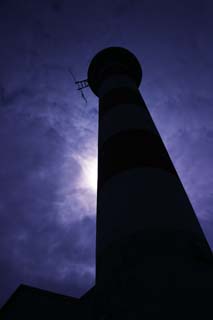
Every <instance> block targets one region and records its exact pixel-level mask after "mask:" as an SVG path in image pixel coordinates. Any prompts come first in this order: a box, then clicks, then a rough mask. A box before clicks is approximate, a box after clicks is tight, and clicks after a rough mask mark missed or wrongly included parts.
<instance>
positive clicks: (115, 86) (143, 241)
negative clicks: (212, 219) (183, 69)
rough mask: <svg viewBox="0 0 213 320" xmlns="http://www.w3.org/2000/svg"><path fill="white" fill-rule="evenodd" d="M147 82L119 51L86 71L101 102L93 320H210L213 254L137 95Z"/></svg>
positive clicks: (97, 60) (102, 54)
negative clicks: (195, 319) (195, 318)
mask: <svg viewBox="0 0 213 320" xmlns="http://www.w3.org/2000/svg"><path fill="white" fill-rule="evenodd" d="M141 79H142V70H141V66H140V64H139V62H138V60H137V59H136V57H135V56H134V55H133V54H132V53H131V52H129V51H128V50H126V49H123V48H120V47H110V48H107V49H105V50H102V51H101V52H99V53H98V54H97V55H96V56H95V57H94V58H93V60H92V61H91V64H90V66H89V70H88V83H89V86H90V87H91V89H92V91H93V92H94V93H95V95H97V96H98V97H99V134H98V194H97V242H96V286H95V299H94V306H93V315H92V318H93V319H132V320H134V319H165V318H168V319H174V318H175V316H178V317H181V318H182V319H185V318H186V317H188V316H189V317H190V318H192V317H193V316H197V315H198V314H200V315H202V316H203V317H204V318H205V319H207V318H206V317H205V316H206V315H207V314H209V312H210V314H211V312H212V311H211V308H212V307H211V296H212V290H213V281H212V280H213V264H212V253H211V250H210V248H209V246H208V243H207V241H206V239H205V236H204V234H203V232H202V230H201V227H200V225H199V223H198V220H197V218H196V216H195V213H194V211H193V208H192V206H191V204H190V201H189V199H188V197H187V194H186V192H185V190H184V188H183V186H182V184H181V181H180V179H179V177H178V174H177V172H176V170H175V168H174V166H173V164H172V162H171V159H170V157H169V155H168V152H167V150H166V148H165V146H164V144H163V142H162V140H161V137H160V135H159V133H158V131H157V129H156V127H155V125H154V123H153V120H152V118H151V116H150V113H149V111H148V109H147V107H146V105H145V102H144V100H143V98H142V96H141V94H140V92H139V89H138V87H139V85H140V83H141ZM187 319H188V318H187Z"/></svg>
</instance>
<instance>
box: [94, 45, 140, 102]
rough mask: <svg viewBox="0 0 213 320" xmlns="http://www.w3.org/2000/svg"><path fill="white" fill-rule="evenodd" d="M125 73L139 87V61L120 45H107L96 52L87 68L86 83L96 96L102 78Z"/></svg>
mask: <svg viewBox="0 0 213 320" xmlns="http://www.w3.org/2000/svg"><path fill="white" fill-rule="evenodd" d="M115 74H116V75H117V74H125V75H127V76H128V77H130V78H131V79H132V80H134V81H135V84H136V85H137V87H139V85H140V83H141V79H142V69H141V66H140V63H139V62H138V60H137V58H136V57H135V55H134V54H133V53H131V52H130V51H129V50H127V49H124V48H121V47H109V48H106V49H104V50H102V51H100V52H98V53H97V54H96V55H95V57H94V58H93V59H92V61H91V63H90V65H89V69H88V84H89V86H90V88H91V89H92V91H93V92H94V93H95V94H96V95H97V96H98V91H99V87H100V85H101V83H102V81H103V80H105V79H106V78H109V77H111V76H113V75H115Z"/></svg>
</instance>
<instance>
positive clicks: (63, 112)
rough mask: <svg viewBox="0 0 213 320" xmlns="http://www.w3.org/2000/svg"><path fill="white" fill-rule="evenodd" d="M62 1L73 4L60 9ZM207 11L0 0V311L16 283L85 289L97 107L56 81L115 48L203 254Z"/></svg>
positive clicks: (211, 113) (210, 176) (210, 147)
mask: <svg viewBox="0 0 213 320" xmlns="http://www.w3.org/2000/svg"><path fill="white" fill-rule="evenodd" d="M72 3H73V4H72ZM212 16H213V3H212V1H211V0H209V1H205V0H200V1H196V0H193V1H184V0H182V1H180V0H177V1H173V0H168V1H164V0H162V1H154V0H140V1H139V0H131V1H130V0H128V1H126V0H113V1H110V0H107V1H101V0H95V1H94V0H93V1H70V0H58V1H53V0H51V1H50V0H46V1H43V0H34V1H30V0H28V1H25V0H19V1H16V0H13V1H12V0H0V145H1V156H0V225H1V228H0V252H1V255H0V305H2V303H4V302H5V300H6V299H7V298H8V297H9V296H10V295H11V293H12V292H13V291H14V290H15V289H16V287H17V286H18V285H19V284H20V283H25V284H29V285H32V286H36V287H39V288H42V289H46V290H53V291H55V292H58V293H62V294H67V295H72V296H76V297H79V296H80V295H81V294H83V293H84V292H85V291H86V290H87V289H88V288H90V287H91V286H92V285H93V284H94V277H95V266H94V265H95V216H96V192H95V190H94V189H93V188H92V187H91V184H90V183H89V182H90V181H89V180H88V178H87V176H88V175H90V176H91V172H93V171H92V169H91V167H93V168H94V164H95V159H96V154H97V116H98V114H97V112H98V108H97V106H98V100H97V98H96V97H95V96H94V95H93V94H92V92H91V91H90V90H89V89H86V90H85V95H86V97H87V100H88V104H87V105H86V106H85V102H84V100H83V99H82V98H81V96H80V95H79V93H78V92H77V90H76V89H75V86H74V83H73V81H72V79H71V77H70V75H69V73H68V71H67V70H68V68H69V67H71V68H72V71H73V72H74V74H75V75H76V77H77V78H78V79H84V78H86V75H87V69H88V65H89V62H90V60H91V58H93V56H94V55H95V54H96V53H97V52H98V51H99V50H101V49H103V48H105V47H108V46H123V47H126V48H127V49H129V50H130V51H132V52H134V53H135V55H136V56H137V57H138V59H139V61H140V62H141V64H142V68H143V75H144V76H143V81H142V86H141V88H140V90H141V93H142V95H143V97H144V99H145V101H146V103H147V106H148V108H149V111H150V112H151V115H152V116H153V119H154V121H155V123H156V126H157V128H158V129H159V132H160V134H161V136H162V138H163V141H164V143H165V144H166V146H167V149H168V151H169V153H170V156H171V158H172V160H173V162H174V165H175V167H176V169H177V171H178V173H179V176H180V178H181V180H182V182H183V185H184V187H185V189H186V191H187V193H188V195H189V198H190V199H191V202H192V205H193V207H194V209H195V212H196V214H197V216H198V218H199V221H200V223H201V225H202V227H203V230H204V232H205V234H206V237H207V239H208V241H209V244H210V245H211V247H212V248H213V170H212V159H213V88H212V83H213V58H212V57H213V42H212V32H213V19H212Z"/></svg>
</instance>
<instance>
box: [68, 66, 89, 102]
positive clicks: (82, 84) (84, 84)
mask: <svg viewBox="0 0 213 320" xmlns="http://www.w3.org/2000/svg"><path fill="white" fill-rule="evenodd" d="M68 72H69V73H70V74H71V76H72V78H73V81H74V82H75V84H77V86H78V88H77V90H79V91H80V92H81V96H82V98H83V99H84V101H85V102H86V104H87V99H86V97H85V95H84V93H83V89H85V88H87V87H89V85H88V81H87V79H85V80H80V81H76V78H75V76H74V74H73V72H72V70H71V68H69V69H68Z"/></svg>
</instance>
